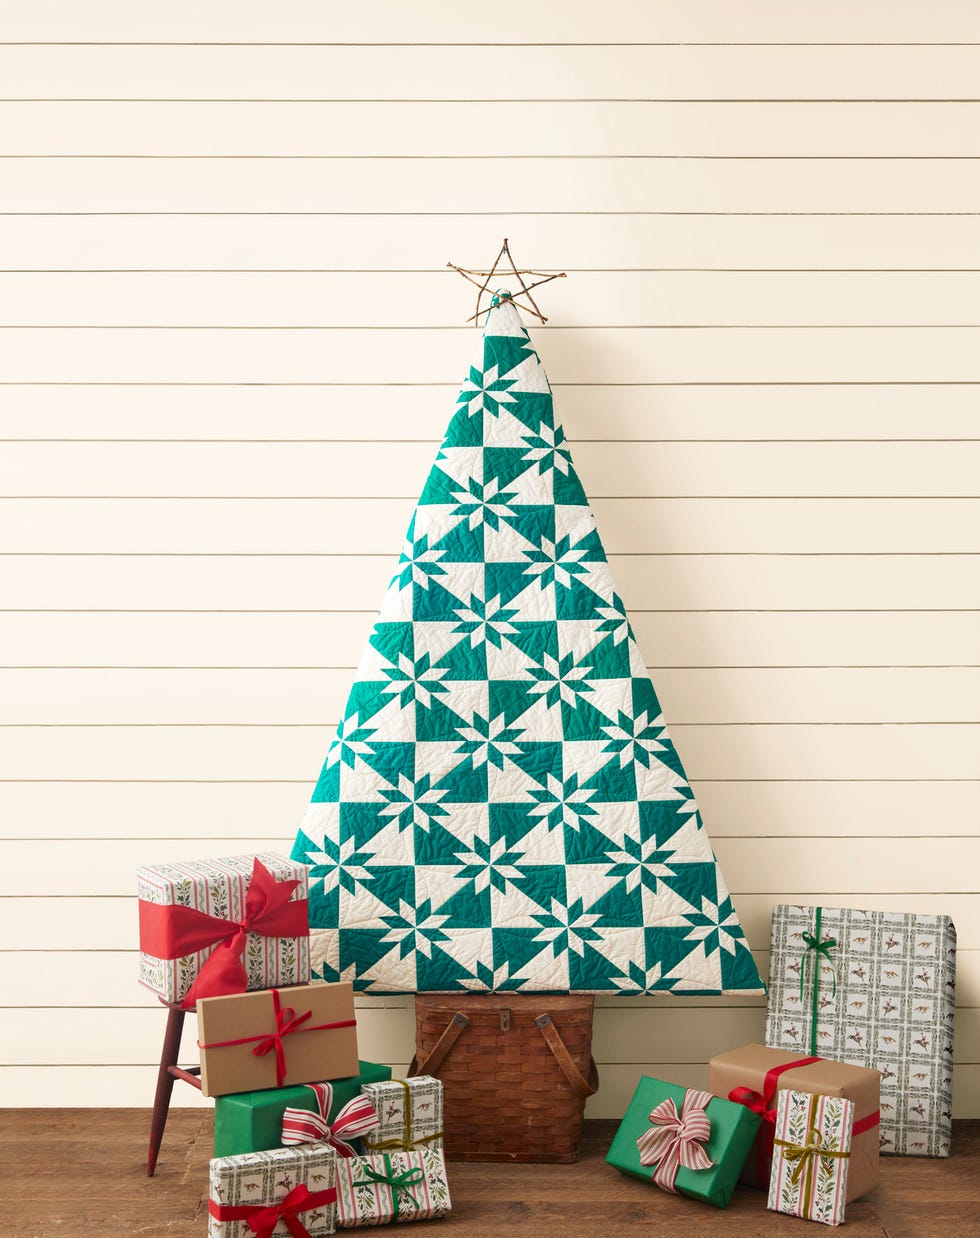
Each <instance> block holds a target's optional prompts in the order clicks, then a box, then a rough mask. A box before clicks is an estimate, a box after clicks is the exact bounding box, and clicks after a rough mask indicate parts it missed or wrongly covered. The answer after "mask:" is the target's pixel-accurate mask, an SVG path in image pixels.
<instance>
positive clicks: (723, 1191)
mask: <svg viewBox="0 0 980 1238" xmlns="http://www.w3.org/2000/svg"><path fill="white" fill-rule="evenodd" d="M688 1092H689V1089H687V1088H682V1087H678V1086H677V1085H676V1084H674V1083H664V1082H663V1080H661V1079H649V1078H647V1077H645V1076H644V1077H643V1078H642V1079H641V1080H640V1082H639V1084H638V1085H637V1088H636V1091H635V1092H634V1094H633V1099H632V1100H631V1101H630V1104H629V1108H628V1109H627V1110H626V1116H625V1117H624V1118H623V1120H622V1122H621V1123H620V1126H619V1130H618V1131H617V1132H616V1136H615V1138H614V1139H613V1141H612V1146H611V1147H610V1149H609V1154H608V1156H607V1157H606V1160H607V1161H608V1162H609V1164H610V1165H614V1166H615V1167H616V1169H618V1170H619V1171H620V1173H624V1174H629V1175H630V1176H631V1177H633V1178H639V1179H641V1181H643V1182H654V1181H656V1180H657V1177H658V1174H659V1172H660V1171H661V1170H662V1169H663V1167H665V1166H667V1165H668V1164H669V1162H670V1159H671V1153H670V1151H665V1152H664V1154H663V1155H662V1156H660V1157H659V1158H658V1160H657V1161H656V1163H648V1164H643V1162H642V1160H641V1155H643V1153H642V1152H641V1147H642V1145H643V1144H644V1143H646V1142H648V1141H651V1140H653V1139H656V1140H662V1141H663V1142H664V1143H665V1144H666V1143H670V1142H671V1139H672V1134H671V1132H673V1131H674V1130H675V1129H676V1119H678V1118H679V1119H680V1120H681V1122H682V1123H683V1122H684V1120H685V1118H686V1117H687V1115H688V1114H689V1112H690V1110H689V1106H691V1105H692V1104H693V1105H696V1103H697V1098H701V1100H702V1101H704V1102H706V1103H704V1114H705V1115H706V1117H707V1122H708V1123H710V1134H709V1133H708V1130H707V1124H706V1123H704V1122H703V1121H702V1122H701V1123H700V1125H702V1126H703V1127H704V1130H703V1135H705V1136H707V1137H706V1138H701V1137H700V1136H699V1137H698V1139H697V1141H696V1147H695V1148H694V1151H693V1155H692V1154H691V1153H690V1152H687V1151H686V1150H685V1149H684V1148H681V1149H680V1151H681V1163H680V1164H679V1166H678V1168H677V1177H676V1179H674V1180H673V1189H674V1190H675V1191H676V1192H677V1193H678V1194H680V1195H689V1196H690V1197H691V1198H692V1199H700V1200H703V1201H704V1202H705V1203H708V1204H713V1205H714V1206H715V1207H716V1208H724V1207H726V1206H727V1205H728V1201H729V1200H730V1199H731V1197H732V1192H733V1191H734V1190H735V1184H736V1183H737V1182H738V1176H739V1174H740V1173H741V1172H742V1166H743V1165H744V1164H745V1161H746V1158H747V1157H748V1155H749V1152H750V1151H751V1150H752V1145H753V1143H754V1142H755V1136H756V1132H757V1131H758V1129H759V1125H760V1123H761V1119H760V1117H759V1115H758V1114H756V1113H753V1112H752V1111H751V1110H750V1109H747V1108H746V1107H745V1106H744V1105H736V1104H734V1103H733V1102H732V1101H729V1100H722V1099H721V1098H720V1097H718V1096H711V1097H710V1098H709V1096H708V1093H706V1092H702V1093H697V1092H694V1091H691V1096H690V1097H689V1098H688ZM685 1098H687V1101H688V1103H687V1105H686V1104H685ZM665 1102H670V1103H669V1104H666V1103H665ZM655 1110H656V1111H657V1118H658V1119H659V1121H653V1120H652V1119H653V1115H654V1111H655ZM698 1125H699V1123H698V1121H697V1118H696V1115H694V1118H693V1121H692V1122H691V1123H689V1124H688V1125H686V1126H685V1128H684V1132H683V1133H684V1134H685V1135H692V1134H694V1133H695V1131H696V1130H697V1127H698ZM688 1147H690V1143H689V1144H688ZM705 1154H706V1155H707V1158H708V1159H709V1160H710V1161H711V1162H712V1164H711V1165H710V1167H708V1168H705V1169H690V1168H688V1167H687V1165H686V1164H684V1163H683V1162H684V1159H689V1160H695V1161H696V1160H698V1159H703V1157H704V1155H705ZM657 1185H663V1183H662V1182H657ZM664 1189H666V1190H669V1189H670V1187H668V1186H665V1187H664Z"/></svg>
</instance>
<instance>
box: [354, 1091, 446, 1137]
mask: <svg viewBox="0 0 980 1238" xmlns="http://www.w3.org/2000/svg"><path fill="white" fill-rule="evenodd" d="M361 1092H362V1094H363V1095H364V1096H366V1097H368V1099H369V1100H370V1101H371V1104H372V1105H374V1107H375V1109H376V1110H377V1112H378V1117H379V1118H380V1120H381V1125H380V1127H379V1128H378V1129H377V1130H376V1131H372V1132H371V1134H369V1135H366V1136H365V1137H364V1150H365V1152H412V1151H414V1150H415V1149H416V1148H424V1147H433V1148H439V1149H441V1148H442V1081H441V1080H440V1079H436V1078H434V1077H433V1076H432V1075H415V1076H413V1077H412V1078H411V1079H392V1080H391V1082H390V1083H370V1084H367V1085H365V1086H364V1087H363V1088H362V1089H361Z"/></svg>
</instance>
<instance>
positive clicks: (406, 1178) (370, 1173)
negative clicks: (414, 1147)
mask: <svg viewBox="0 0 980 1238" xmlns="http://www.w3.org/2000/svg"><path fill="white" fill-rule="evenodd" d="M382 1155H383V1157H384V1163H385V1172H384V1173H379V1172H378V1170H376V1169H372V1168H371V1166H370V1165H365V1166H364V1167H363V1170H362V1172H363V1173H366V1174H367V1177H366V1178H357V1179H356V1180H355V1181H354V1186H374V1185H375V1184H380V1185H382V1186H386V1187H388V1188H389V1189H390V1191H391V1219H392V1220H393V1221H397V1220H398V1212H399V1204H398V1192H399V1191H404V1192H405V1194H406V1195H407V1196H408V1198H409V1199H410V1200H411V1201H412V1203H413V1204H414V1205H415V1211H416V1212H421V1211H422V1205H421V1204H420V1203H419V1201H418V1199H417V1198H416V1197H415V1195H414V1193H413V1191H412V1187H413V1186H419V1185H420V1184H421V1183H423V1182H424V1181H425V1170H424V1169H422V1168H421V1166H418V1165H417V1166H416V1167H415V1168H414V1169H406V1170H405V1172H404V1173H400V1174H396V1173H393V1172H392V1169H391V1157H390V1156H389V1155H388V1153H387V1152H384V1153H382Z"/></svg>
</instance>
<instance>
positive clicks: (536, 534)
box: [293, 299, 762, 993]
mask: <svg viewBox="0 0 980 1238" xmlns="http://www.w3.org/2000/svg"><path fill="white" fill-rule="evenodd" d="M293 857H294V858H295V859H298V860H302V861H304V862H306V863H307V864H309V865H310V866H311V869H310V923H311V928H312V930H313V947H312V948H313V960H314V974H319V975H322V976H323V978H324V979H326V980H338V979H344V980H351V981H353V984H354V987H355V989H358V990H360V991H364V992H371V993H408V992H416V991H429V992H431V991H438V990H453V989H456V990H467V989H468V990H508V991H515V990H520V991H524V992H545V991H562V992H569V991H571V992H617V991H618V992H627V993H650V992H663V991H670V992H674V993H722V992H761V991H762V984H761V982H760V979H759V974H758V972H757V970H756V967H755V963H754V961H753V959H752V955H751V953H750V952H749V950H748V947H747V946H746V943H745V939H744V935H743V933H742V929H741V927H740V925H739V922H738V918H737V916H736V914H735V910H734V908H733V906H732V901H731V898H730V896H729V893H728V890H727V888H726V886H725V883H724V879H723V878H722V875H721V873H720V871H719V869H718V866H717V864H716V862H715V858H714V855H713V853H712V850H711V844H710V842H709V839H708V835H707V833H706V831H705V829H704V827H703V825H702V822H701V818H700V815H699V813H698V810H697V806H696V804H695V802H694V795H693V793H692V791H691V788H690V786H689V785H688V782H687V779H686V777H685V774H684V770H683V767H682V765H681V763H680V760H679V758H678V755H677V752H676V750H675V748H674V745H673V742H672V741H671V739H670V737H669V735H668V733H667V729H666V726H665V724H664V719H663V716H662V713H661V709H660V705H659V703H658V701H657V696H656V693H655V692H654V689H653V685H652V684H651V682H650V677H649V675H648V673H647V670H646V667H645V665H644V663H643V659H642V658H641V657H640V653H639V650H638V648H637V645H636V642H635V640H634V638H633V632H632V629H631V627H630V624H629V620H628V618H627V616H626V611H625V608H624V606H623V602H622V599H621V598H620V596H619V594H618V593H617V592H616V586H615V584H614V582H613V578H612V575H611V573H610V570H609V566H608V564H607V562H606V555H605V553H604V551H603V547H602V542H601V541H600V539H599V534H598V532H597V531H596V527H595V519H594V517H593V515H592V512H591V510H590V508H589V503H588V499H587V498H586V496H585V492H584V491H583V489H582V485H581V483H580V481H579V479H578V476H577V475H576V472H575V469H574V467H573V465H572V459H571V455H570V453H569V448H568V443H567V441H566V439H565V435H564V432H563V430H562V428H561V425H560V423H559V422H558V421H557V419H556V418H555V415H554V410H553V405H552V395H551V388H550V386H549V384H548V380H547V377H546V376H545V372H544V370H543V368H542V366H541V363H540V361H539V360H538V357H537V355H536V353H535V352H534V350H533V348H532V346H531V343H530V339H529V337H528V334H527V332H526V330H525V329H524V326H523V325H522V323H521V320H520V317H519V315H518V313H517V310H516V309H515V307H514V306H513V304H512V303H510V301H509V300H507V299H504V300H503V301H502V303H501V304H500V305H499V306H498V307H496V308H494V309H491V310H490V312H489V314H488V318H487V323H486V328H485V331H484V334H483V339H482V342H481V346H480V349H479V353H478V356H477V358H476V360H475V362H474V363H473V366H472V367H471V369H470V372H469V377H468V378H467V379H466V381H465V382H464V384H463V387H462V390H461V392H460V395H459V401H458V405H457V409H456V412H455V415H454V416H453V418H452V421H451V422H450V425H449V429H448V431H447V433H446V437H445V440H444V441H443V444H442V446H441V447H440V449H439V452H438V454H437V456H436V459H435V463H434V464H433V466H432V471H431V473H430V474H429V478H428V481H427V482H426V485H425V489H424V491H423V493H422V496H421V498H420V499H419V503H418V506H417V508H416V510H415V514H414V516H413V517H412V521H411V524H410V525H409V530H408V535H407V538H406V541H405V548H404V550H403V551H402V555H401V558H400V560H399V563H398V566H397V569H396V571H395V575H394V577H393V579H392V582H391V584H390V586H389V588H388V592H387V594H386V595H385V598H384V601H383V603H382V606H381V610H380V613H379V615H378V619H377V621H376V623H375V625H374V630H373V632H372V635H371V637H370V640H369V641H368V645H367V648H366V650H365V652H364V655H363V657H362V659H361V662H360V666H359V667H358V670H357V674H356V677H355V681H354V686H353V687H352V689H351V693H350V697H349V700H348V702H347V707H346V709H345V710H344V714H343V718H342V721H341V723H340V725H339V727H338V730H337V735H336V738H335V739H334V741H333V743H332V744H331V746H330V749H329V751H328V753H327V758H326V762H325V764H324V766H323V772H322V773H321V775H320V779H319V782H318V783H317V786H316V790H315V791H314V794H313V801H312V803H311V804H310V806H309V809H308V811H307V813H306V817H305V819H304V821H303V824H302V827H301V829H300V832H299V835H298V838H297V840H296V845H295V847H294V849H293Z"/></svg>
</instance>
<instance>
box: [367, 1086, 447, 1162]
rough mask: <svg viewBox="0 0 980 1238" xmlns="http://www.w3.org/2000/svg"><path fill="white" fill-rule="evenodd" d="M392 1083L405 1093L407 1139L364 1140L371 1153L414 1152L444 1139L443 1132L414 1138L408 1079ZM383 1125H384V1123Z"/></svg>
mask: <svg viewBox="0 0 980 1238" xmlns="http://www.w3.org/2000/svg"><path fill="white" fill-rule="evenodd" d="M391 1082H392V1083H398V1084H400V1085H401V1087H402V1090H403V1091H404V1093H405V1138H404V1139H382V1140H368V1139H365V1140H364V1145H365V1147H366V1148H367V1149H368V1151H369V1152H414V1151H415V1150H416V1149H417V1148H420V1147H421V1146H422V1144H427V1143H435V1141H436V1140H437V1139H441V1138H442V1131H436V1132H435V1134H434V1135H423V1136H422V1138H421V1139H413V1138H412V1092H411V1089H410V1088H409V1086H408V1081H407V1080H406V1079H392V1080H391ZM382 1125H384V1123H383V1122H382Z"/></svg>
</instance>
